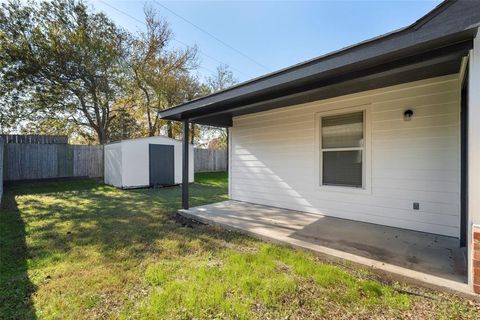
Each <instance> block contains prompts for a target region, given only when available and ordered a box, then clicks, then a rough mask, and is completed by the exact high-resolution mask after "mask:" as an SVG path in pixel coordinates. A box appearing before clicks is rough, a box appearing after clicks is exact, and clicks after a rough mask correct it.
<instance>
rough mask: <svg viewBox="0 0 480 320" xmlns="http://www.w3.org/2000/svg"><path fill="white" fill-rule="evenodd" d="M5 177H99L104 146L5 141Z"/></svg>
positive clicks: (7, 179) (9, 178) (6, 179)
mask: <svg viewBox="0 0 480 320" xmlns="http://www.w3.org/2000/svg"><path fill="white" fill-rule="evenodd" d="M4 147H5V153H4V156H5V161H4V165H5V166H4V177H3V178H4V180H5V181H15V180H36V179H51V178H68V177H92V178H97V177H102V176H103V146H87V145H68V144H21V143H8V144H5V145H4Z"/></svg>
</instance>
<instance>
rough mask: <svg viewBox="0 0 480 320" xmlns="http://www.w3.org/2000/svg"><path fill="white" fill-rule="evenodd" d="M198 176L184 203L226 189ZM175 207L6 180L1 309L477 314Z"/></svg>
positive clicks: (225, 315)
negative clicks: (198, 220) (186, 216)
mask: <svg viewBox="0 0 480 320" xmlns="http://www.w3.org/2000/svg"><path fill="white" fill-rule="evenodd" d="M195 179H196V182H195V183H194V184H193V185H192V186H191V205H192V206H195V205H201V204H206V203H212V202H217V201H222V200H226V199H227V195H226V193H227V179H226V176H225V174H223V173H206V174H197V175H196V176H195ZM179 207H180V188H178V187H172V188H165V189H142V190H128V191H125V190H118V189H115V188H113V187H109V186H104V185H102V184H100V183H99V182H97V181H94V180H83V181H73V182H72V181H70V182H56V183H41V184H24V185H19V186H12V187H9V188H7V190H6V193H5V195H4V199H3V208H2V210H1V213H0V263H1V264H0V319H34V318H38V319H59V318H62V319H64V318H69V319H92V318H100V319H105V318H109V319H111V318H113V319H117V318H118V319H127V318H128V319H151V318H155V319H158V318H160V319H194V318H196V319H251V318H257V319H285V318H288V319H311V318H344V319H355V318H361V319H366V318H381V319H384V318H398V319H403V318H413V319H418V318H433V319H442V318H444V319H453V318H456V319H457V318H470V319H478V318H479V313H478V311H479V309H480V305H479V304H478V303H474V302H472V301H468V300H464V299H460V298H456V297H454V296H452V295H448V294H444V293H438V292H432V291H426V290H423V289H419V288H412V287H408V286H405V285H402V284H399V283H384V281H381V279H380V278H378V277H377V276H375V275H374V274H372V273H370V272H368V271H366V270H363V269H360V268H358V267H353V266H351V265H348V264H347V265H333V264H329V263H326V262H323V261H321V260H320V259H318V258H316V257H315V256H313V255H312V254H309V253H305V252H302V251H297V250H292V249H289V248H286V247H281V246H277V245H272V244H266V243H263V242H261V241H257V240H254V239H251V238H249V237H246V236H242V235H239V234H237V233H235V232H228V231H222V230H218V229H215V228H213V227H209V226H205V225H198V224H194V223H190V222H189V221H186V220H183V219H180V218H179V217H177V216H176V214H175V211H176V209H177V208H179ZM411 292H414V293H416V294H411Z"/></svg>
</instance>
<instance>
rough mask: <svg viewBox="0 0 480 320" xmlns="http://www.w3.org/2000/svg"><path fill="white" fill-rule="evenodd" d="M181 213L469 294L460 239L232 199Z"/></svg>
mask: <svg viewBox="0 0 480 320" xmlns="http://www.w3.org/2000/svg"><path fill="white" fill-rule="evenodd" d="M179 213H180V214H181V215H183V216H185V217H188V218H191V219H194V220H197V221H200V222H203V223H207V224H211V225H216V226H220V227H222V228H225V229H229V230H235V231H238V232H241V233H244V234H247V235H250V236H253V237H256V238H260V239H262V240H267V241H272V242H276V243H282V244H286V245H290V246H293V247H296V248H302V249H307V250H310V251H313V252H315V253H317V254H320V255H326V256H328V257H330V258H332V257H333V258H340V259H345V260H348V261H351V262H354V263H357V264H361V265H365V266H368V267H372V268H374V269H376V270H380V271H383V272H387V273H388V274H390V275H393V276H394V278H400V279H405V280H408V281H410V282H414V283H415V282H420V283H422V284H423V285H426V286H430V287H436V288H443V289H445V288H447V289H450V290H454V291H457V292H461V293H467V294H468V293H470V292H471V291H470V290H469V287H468V285H467V271H466V270H467V258H466V256H465V254H466V252H465V249H464V248H463V249H462V248H460V245H459V239H456V238H452V237H446V236H439V235H434V234H429V233H423V232H417V231H411V230H405V229H399V228H393V227H386V226H381V225H376V224H370V223H363V222H358V221H352V220H345V219H339V218H333V217H326V216H322V215H319V214H311V213H306V212H300V211H293V210H287V209H282V208H275V207H269V206H263V205H257V204H251V203H247V202H241V201H234V200H229V201H224V202H219V203H214V204H210V205H205V206H199V207H194V208H190V209H184V210H180V211H179Z"/></svg>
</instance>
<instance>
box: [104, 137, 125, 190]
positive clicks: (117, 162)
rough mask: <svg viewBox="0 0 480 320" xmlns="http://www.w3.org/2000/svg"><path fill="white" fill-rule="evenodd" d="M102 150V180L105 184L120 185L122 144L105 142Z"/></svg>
mask: <svg viewBox="0 0 480 320" xmlns="http://www.w3.org/2000/svg"><path fill="white" fill-rule="evenodd" d="M103 150H104V151H103V152H104V166H105V167H104V171H103V172H105V174H104V176H105V177H104V181H105V183H106V184H109V185H112V186H115V187H121V186H122V144H121V143H112V144H106V145H105V146H104V148H103Z"/></svg>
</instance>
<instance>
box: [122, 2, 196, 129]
mask: <svg viewBox="0 0 480 320" xmlns="http://www.w3.org/2000/svg"><path fill="white" fill-rule="evenodd" d="M144 11H145V24H146V27H147V28H146V31H145V32H138V33H137V34H136V35H134V36H132V37H131V39H130V59H129V65H130V68H131V70H132V74H133V81H132V86H131V88H132V90H131V91H130V93H129V94H130V97H131V101H132V102H133V103H134V105H136V106H138V107H139V108H140V109H141V110H142V111H143V113H144V115H145V118H146V124H147V134H148V135H149V136H154V135H156V134H158V133H159V132H160V130H161V127H163V126H165V125H166V126H167V127H168V128H167V135H168V136H169V137H173V136H174V126H175V125H174V124H172V123H171V122H165V121H162V120H161V119H160V118H159V116H158V111H160V110H164V109H167V108H170V107H172V106H174V105H176V104H178V103H181V102H183V101H184V100H185V98H186V96H187V95H191V91H192V89H191V88H190V87H189V86H190V85H192V84H193V83H194V81H193V79H191V76H190V71H191V70H193V69H195V68H196V67H197V49H196V47H191V48H187V49H185V50H176V49H168V48H169V43H170V41H171V39H172V36H173V34H172V31H171V30H170V28H169V25H168V24H167V23H166V22H165V21H162V20H160V19H159V18H158V16H157V14H156V12H155V10H153V9H151V8H148V7H147V8H145V10H144Z"/></svg>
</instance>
